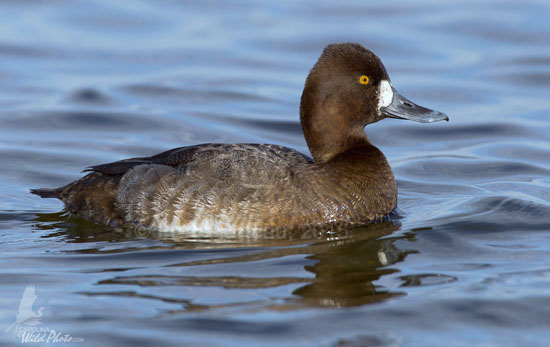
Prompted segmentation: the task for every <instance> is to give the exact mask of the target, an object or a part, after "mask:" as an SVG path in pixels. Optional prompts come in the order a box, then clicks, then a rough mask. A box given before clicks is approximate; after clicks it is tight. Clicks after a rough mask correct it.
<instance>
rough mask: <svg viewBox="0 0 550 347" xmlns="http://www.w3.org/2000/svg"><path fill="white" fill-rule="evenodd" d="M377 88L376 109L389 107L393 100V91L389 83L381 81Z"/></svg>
mask: <svg viewBox="0 0 550 347" xmlns="http://www.w3.org/2000/svg"><path fill="white" fill-rule="evenodd" d="M379 88H380V89H379V90H378V109H380V108H382V107H387V106H389V105H390V104H391V102H392V100H393V91H392V89H391V84H390V82H388V81H386V80H383V81H382V82H380V87H379Z"/></svg>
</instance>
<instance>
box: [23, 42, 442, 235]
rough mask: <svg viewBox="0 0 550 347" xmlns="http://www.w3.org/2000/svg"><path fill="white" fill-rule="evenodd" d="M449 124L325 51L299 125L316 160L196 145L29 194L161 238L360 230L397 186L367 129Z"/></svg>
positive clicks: (357, 51) (364, 59)
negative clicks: (398, 122) (389, 121)
mask: <svg viewBox="0 0 550 347" xmlns="http://www.w3.org/2000/svg"><path fill="white" fill-rule="evenodd" d="M387 117H391V118H400V119H409V120H414V121H418V122H427V123H429V122H435V121H439V120H448V117H447V116H446V115H445V114H444V113H441V112H437V111H433V110H430V109H427V108H424V107H421V106H418V105H416V104H414V103H413V102H411V101H409V100H408V99H406V98H404V97H402V96H401V95H399V94H398V93H397V91H396V90H395V89H394V88H393V86H392V85H391V83H390V78H389V77H388V74H387V72H386V69H385V68H384V65H383V64H382V62H381V61H380V59H379V58H378V57H377V56H376V55H374V54H373V53H372V52H370V51H369V50H367V49H365V48H364V47H362V46H361V45H359V44H354V43H343V44H331V45H328V46H327V47H326V48H325V49H324V51H323V53H322V54H321V56H320V57H319V60H318V61H317V63H316V64H315V65H314V66H313V68H312V69H311V71H310V73H309V76H308V77H307V80H306V83H305V87H304V91H303V94H302V99H301V104H300V120H301V124H302V129H303V132H304V136H305V139H306V142H307V145H308V147H309V150H310V151H311V154H312V155H313V159H311V158H309V157H307V156H306V155H304V154H302V153H299V152H297V151H295V150H293V149H291V148H286V147H282V146H278V145H270V144H201V145H196V146H187V147H180V148H175V149H172V150H169V151H166V152H163V153H160V154H157V155H155V156H152V157H143V158H132V159H126V160H121V161H117V162H114V163H109V164H103V165H96V166H91V167H89V168H87V169H86V170H85V171H91V172H90V173H89V174H87V175H86V176H84V177H82V178H81V179H79V180H78V181H75V182H72V183H70V184H68V185H66V186H64V187H60V188H57V189H33V190H31V192H32V193H34V194H37V195H39V196H41V197H43V198H58V199H60V200H62V201H63V202H64V203H65V205H66V207H67V209H68V210H69V211H70V212H71V213H74V214H76V215H79V216H81V217H84V218H86V219H88V220H90V221H93V222H96V223H101V224H106V225H111V226H117V225H129V224H130V225H140V226H144V227H148V228H153V229H158V230H160V231H199V232H208V231H217V232H219V231H225V230H227V231H238V230H269V229H273V228H276V229H293V228H303V227H312V226H321V227H324V226H327V227H330V226H331V225H339V226H341V225H344V226H347V225H350V226H351V225H361V224H368V223H371V222H373V221H378V220H380V219H382V218H383V217H384V216H386V215H388V214H389V213H390V212H392V210H394V209H395V207H396V204H397V186H396V183H395V179H394V176H393V173H392V170H391V168H390V166H389V164H388V162H387V160H386V158H385V157H384V154H382V152H381V151H380V150H378V148H376V147H375V146H374V145H373V144H371V143H370V141H369V139H368V138H367V136H366V135H365V131H364V127H365V126H366V125H367V124H371V123H374V122H377V121H379V120H381V119H383V118H387Z"/></svg>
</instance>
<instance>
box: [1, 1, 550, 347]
mask: <svg viewBox="0 0 550 347" xmlns="http://www.w3.org/2000/svg"><path fill="white" fill-rule="evenodd" d="M0 19H1V22H0V23H1V24H0V159H1V163H2V170H0V278H1V284H2V285H1V292H0V345H19V344H20V343H21V342H20V341H21V337H17V336H15V337H14V336H13V330H11V331H6V329H8V328H9V327H10V325H11V324H12V323H14V322H15V321H16V317H17V314H18V312H19V310H18V308H19V304H20V301H21V298H22V295H23V292H24V291H25V288H26V287H27V286H28V285H29V284H34V286H35V287H34V288H35V294H36V296H37V297H36V299H35V301H34V306H33V307H32V309H33V310H34V312H37V311H38V309H39V308H40V307H43V310H42V311H41V313H42V317H41V324H38V325H36V326H34V327H35V328H37V329H38V328H42V329H45V330H47V329H50V330H55V331H56V332H63V334H70V335H71V336H72V337H75V338H78V339H83V342H80V343H74V345H78V346H85V345H86V346H101V345H120V346H126V345H128V346H140V345H144V346H145V345H155V346H180V345H197V346H198V345H200V346H203V345H213V346H216V345H226V344H231V343H235V344H239V345H250V346H257V345H276V346H280V345H291V346H301V345H303V346H306V345H323V346H334V345H342V346H363V345H373V346H380V345H382V346H384V345H391V346H393V345H407V346H408V345H411V346H442V345H448V346H453V345H456V346H464V345H486V346H497V345H498V346H503V345H509V346H517V345H541V346H544V345H546V346H547V345H548V344H549V342H550V202H549V201H550V24H549V23H550V21H549V19H550V3H549V2H548V1H547V0H541V1H521V2H518V1H455V2H452V1H448V2H439V1H386V2H383V3H382V2H372V3H371V2H359V1H358V2H353V1H338V2H332V1H315V2H313V1H307V2H295V1H284V0H283V1H277V2H267V1H266V2H257V1H231V2H214V1H201V2H193V3H189V2H186V1H164V2H156V1H151V0H148V1H147V0H143V1H123V2H122V1H121V2H116V1H102V0H97V1H78V2H67V1H49V2H46V1H24V2H23V1H1V2H0ZM347 41H356V42H360V43H362V44H363V45H365V46H367V47H369V48H370V49H372V50H373V51H374V52H375V53H377V54H378V55H379V56H380V57H381V58H382V60H383V61H384V63H385V65H386V68H387V70H388V72H389V74H390V76H391V77H392V82H393V84H394V85H395V86H396V88H397V89H398V90H399V91H400V92H401V93H402V94H404V95H405V96H407V97H409V98H410V99H412V100H414V101H416V102H418V103H419V104H422V105H426V106H429V107H432V108H435V109H438V110H441V111H445V112H447V113H448V114H449V115H450V118H451V121H450V122H449V123H443V124H442V123H437V124H428V125H426V124H416V123H414V124H413V123H412V122H405V121H397V120H391V119H390V120H385V121H382V122H380V123H377V124H375V125H371V126H368V127H367V134H368V135H369V137H370V139H371V141H372V142H373V143H375V144H376V145H377V146H379V148H380V149H381V150H382V151H383V152H384V153H385V154H386V156H387V157H388V160H389V162H390V164H391V165H392V167H393V169H394V172H395V174H396V177H397V180H398V184H399V210H400V215H401V217H400V218H399V219H398V220H396V221H395V222H387V223H383V224H377V225H373V226H371V227H367V228H362V229H358V230H353V231H349V232H345V233H342V234H339V235H328V234H293V235H291V234H285V235H278V234H275V235H262V236H261V237H259V236H258V235H247V234H241V235H236V236H232V237H228V236H223V235H212V234H210V235H198V236H197V235H186V234H180V235H166V234H154V233H140V232H135V231H129V230H106V229H105V228H103V227H101V226H96V225H93V224H91V223H88V222H86V221H83V220H81V219H79V218H76V217H69V216H68V215H66V214H65V213H63V210H62V209H63V206H62V204H61V203H60V202H59V201H54V200H52V199H48V200H42V199H39V198H37V197H36V196H32V195H30V194H29V193H28V189H29V188H36V187H56V186H60V185H63V184H66V183H67V182H69V181H71V180H73V179H76V178H78V177H80V176H81V174H80V173H79V172H80V171H81V170H82V169H83V168H84V167H86V166H88V165H91V164H98V163H104V162H110V161H115V160H118V159H122V158H127V157H132V156H145V155H151V154H154V153H157V152H160V151H162V150H166V149H169V148H173V147H178V146H183V145H188V144H194V143H203V142H266V143H278V144H283V145H286V146H290V147H293V148H295V149H297V150H300V151H303V152H305V153H307V151H308V150H307V146H306V145H305V142H304V139H303V137H302V133H301V129H300V125H299V122H298V106H299V97H300V95H301V90H302V87H303V83H304V80H305V77H306V76H307V73H308V71H309V69H310V68H311V66H312V65H313V63H314V62H315V60H316V59H317V57H318V56H319V54H320V52H321V50H322V48H323V47H324V46H325V45H326V44H328V43H331V42H347ZM48 333H49V332H48ZM58 343H62V342H58ZM40 344H46V343H45V342H43V343H40Z"/></svg>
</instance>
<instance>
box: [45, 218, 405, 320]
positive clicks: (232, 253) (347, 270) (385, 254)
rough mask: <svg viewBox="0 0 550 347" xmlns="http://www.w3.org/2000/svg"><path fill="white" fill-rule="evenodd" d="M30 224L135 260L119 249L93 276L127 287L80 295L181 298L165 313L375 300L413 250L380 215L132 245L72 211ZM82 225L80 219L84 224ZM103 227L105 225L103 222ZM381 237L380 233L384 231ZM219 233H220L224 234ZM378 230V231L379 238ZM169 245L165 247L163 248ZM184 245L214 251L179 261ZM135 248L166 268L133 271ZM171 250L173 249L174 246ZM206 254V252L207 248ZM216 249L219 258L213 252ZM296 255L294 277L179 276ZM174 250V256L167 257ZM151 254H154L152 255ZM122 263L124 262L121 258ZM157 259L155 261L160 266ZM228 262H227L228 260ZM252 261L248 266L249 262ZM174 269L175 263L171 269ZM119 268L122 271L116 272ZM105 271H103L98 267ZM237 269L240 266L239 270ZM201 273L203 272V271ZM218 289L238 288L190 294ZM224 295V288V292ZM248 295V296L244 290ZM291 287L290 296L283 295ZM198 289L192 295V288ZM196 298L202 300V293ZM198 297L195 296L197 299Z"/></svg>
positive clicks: (138, 261) (89, 248)
mask: <svg viewBox="0 0 550 347" xmlns="http://www.w3.org/2000/svg"><path fill="white" fill-rule="evenodd" d="M36 222H37V223H36V224H35V228H36V229H40V230H51V231H54V232H53V233H50V234H49V235H47V236H46V237H55V238H57V240H60V241H62V242H73V243H81V244H82V246H83V247H82V248H81V249H80V250H76V251H75V252H77V253H87V254H90V253H93V254H105V253H126V254H125V255H127V256H128V258H131V259H132V260H133V261H135V263H134V264H133V268H124V267H125V266H127V265H124V264H127V261H126V260H124V255H122V259H121V264H116V263H114V264H110V265H109V266H112V267H113V268H116V269H117V271H116V274H117V275H116V276H110V277H108V278H106V279H103V280H100V281H99V282H98V284H100V285H115V284H116V285H126V286H128V287H129V288H128V289H127V290H124V291H123V292H105V291H104V289H103V290H102V291H101V292H99V291H98V292H87V293H83V294H86V295H94V296H95V295H99V296H103V295H108V296H109V295H112V296H123V297H125V296H127V297H144V298H148V299H154V300H159V301H162V302H166V301H167V300H168V301H170V302H174V303H177V304H181V305H182V306H183V309H175V310H172V311H170V312H169V314H177V313H182V312H189V311H195V310H211V309H224V308H228V307H233V308H238V307H247V306H250V305H253V306H255V307H257V306H260V307H264V308H268V309H270V310H287V309H299V308H305V307H348V306H358V305H364V304H370V303H376V302H380V301H382V300H386V299H389V298H392V297H394V296H399V295H403V294H404V292H398V291H395V290H393V289H392V290H389V289H387V288H384V287H383V286H378V285H376V284H374V282H375V281H377V280H379V279H380V278H381V277H383V276H385V275H389V274H392V273H395V272H398V271H399V270H397V269H392V268H388V266H390V265H392V264H396V263H398V262H401V261H403V260H404V259H405V257H406V256H407V255H408V254H409V253H411V252H413V251H404V250H400V249H399V248H398V247H396V246H395V241H396V240H400V239H406V238H407V237H408V236H403V235H399V236H394V237H387V235H390V234H392V233H394V232H395V231H396V230H398V229H399V225H396V224H394V222H391V221H389V222H383V223H379V224H373V225H369V226H367V227H362V228H356V229H349V230H340V231H339V232H337V233H330V232H328V233H321V232H317V233H314V232H311V231H301V232H295V233H290V232H289V233H285V234H276V235H275V234H271V235H264V236H265V238H264V239H259V238H256V239H251V238H250V239H246V238H242V237H240V238H238V237H236V238H233V239H229V238H223V237H222V236H219V237H218V238H209V239H205V238H202V239H198V238H195V239H193V238H192V237H190V236H189V235H182V234H181V233H174V234H166V233H156V234H149V235H147V237H148V238H149V239H150V241H156V242H157V243H156V244H153V245H151V246H150V248H140V251H136V249H135V248H134V247H132V246H131V245H132V244H134V243H135V241H140V240H143V236H142V235H137V236H136V235H135V234H132V232H131V230H121V229H109V228H107V229H105V230H103V231H102V232H98V231H97V230H94V229H93V228H92V229H91V227H96V228H97V227H99V226H97V225H94V224H93V223H89V222H86V221H84V220H83V219H81V218H78V217H68V218H67V217H66V216H64V215H62V214H58V213H57V214H39V215H38V216H37V218H36ZM83 223H84V224H85V225H84V224H83ZM103 228H105V227H103ZM385 236H386V237H385ZM225 237H227V235H225ZM382 237H385V238H382ZM101 241H109V242H110V243H111V244H112V243H113V242H114V243H119V245H120V247H116V245H112V246H113V247H112V248H110V249H109V250H105V249H104V248H103V247H101V246H100V245H101V244H103V242H101ZM170 250H171V251H175V252H176V253H174V252H166V251H170ZM189 250H194V251H199V252H200V251H205V252H207V251H214V252H215V253H214V254H215V255H216V256H215V257H209V258H207V259H204V257H201V256H196V257H191V258H189V257H188V256H187V257H186V259H189V260H187V261H186V262H181V258H182V256H183V254H184V253H185V254H188V253H187V252H188V251H189ZM141 251H153V252H158V257H161V258H162V257H165V260H161V263H163V262H164V266H163V267H161V269H162V268H164V269H169V270H170V271H166V272H164V271H162V272H161V273H159V272H158V269H159V267H157V266H155V268H154V269H156V270H153V269H151V272H150V273H148V274H145V275H144V274H143V270H141V271H140V272H139V274H137V273H134V269H135V268H136V267H139V268H143V267H145V268H146V267H148V266H149V264H146V263H144V262H147V258H144V257H143V256H142V255H141V254H140V252H141ZM178 251H179V252H178ZM208 254H210V253H208ZM220 255H223V257H220ZM295 255H297V256H300V255H303V256H304V257H305V259H307V260H309V261H307V262H304V265H303V269H305V270H306V271H308V272H310V273H313V274H314V275H315V276H314V278H311V277H309V276H304V275H303V271H298V272H297V274H296V275H295V276H278V275H274V276H269V274H266V273H265V272H264V271H263V270H261V269H258V270H257V271H256V273H254V270H253V271H252V273H250V272H246V273H239V274H238V275H227V276H200V275H198V276H197V275H196V271H192V272H193V276H185V275H181V273H187V272H188V270H190V269H193V270H194V269H197V268H199V269H201V268H203V267H204V269H208V270H211V269H212V268H215V269H217V270H216V271H215V272H218V273H219V272H226V270H225V269H226V266H230V267H231V264H239V266H240V267H241V268H242V269H250V268H251V267H250V264H255V263H256V262H261V263H264V262H272V263H278V262H279V261H280V259H282V258H284V257H292V256H295ZM174 257H176V259H174ZM155 259H157V258H155ZM122 263H124V264H122ZM161 266H162V265H161ZM232 268H233V269H234V267H232ZM252 268H254V266H252ZM174 269H179V270H178V271H177V273H176V274H174V271H172V270H174ZM122 270H124V271H122ZM102 271H104V272H105V273H106V274H107V273H109V272H110V271H111V270H109V269H108V268H107V269H103V270H102ZM243 271H244V270H243ZM205 272H209V271H205ZM288 285H290V286H295V287H296V289H293V290H292V292H291V293H288V294H289V295H288V296H287V297H284V298H283V300H280V298H279V299H277V300H272V299H266V298H265V296H264V295H263V294H261V292H262V291H264V290H265V289H269V288H277V287H282V286H288ZM151 286H153V287H158V288H159V293H160V292H162V288H161V287H166V286H170V287H174V286H176V287H181V288H182V290H183V289H184V290H185V292H189V293H191V294H190V296H189V297H186V298H185V299H182V298H181V297H174V298H172V299H170V298H167V297H166V295H165V294H163V295H160V294H159V295H158V296H155V295H151V294H150V291H147V292H148V293H149V294H140V292H143V290H140V288H143V287H151ZM204 287H209V288H218V289H231V290H237V291H240V292H239V293H240V294H239V295H236V297H235V298H231V300H230V302H229V303H228V302H224V303H223V304H219V303H212V304H208V303H207V304H204V303H203V304H197V303H195V301H196V300H195V299H196V297H195V294H193V293H196V295H199V294H200V291H201V290H200V288H204ZM225 293H226V294H227V293H228V292H227V291H225ZM242 294H246V295H245V296H248V297H256V296H258V297H261V299H260V300H252V301H251V300H242V297H243V296H242ZM249 294H250V295H249ZM290 294H292V295H290ZM199 296H200V295H199ZM203 300H204V299H203ZM201 301H202V300H201Z"/></svg>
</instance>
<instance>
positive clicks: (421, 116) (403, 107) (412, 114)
mask: <svg viewBox="0 0 550 347" xmlns="http://www.w3.org/2000/svg"><path fill="white" fill-rule="evenodd" d="M391 89H392V92H393V99H392V102H391V104H389V105H388V106H385V107H381V108H380V111H381V112H382V114H383V115H385V116H387V117H391V118H399V119H408V120H413V121H415V122H421V123H432V122H437V121H440V120H446V121H448V120H449V117H448V116H447V115H446V114H445V113H443V112H439V111H435V110H430V109H429V108H426V107H422V106H420V105H417V104H415V103H414V102H412V101H410V100H409V99H407V98H405V97H404V96H401V95H400V94H399V93H398V92H397V90H395V88H393V87H391Z"/></svg>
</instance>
